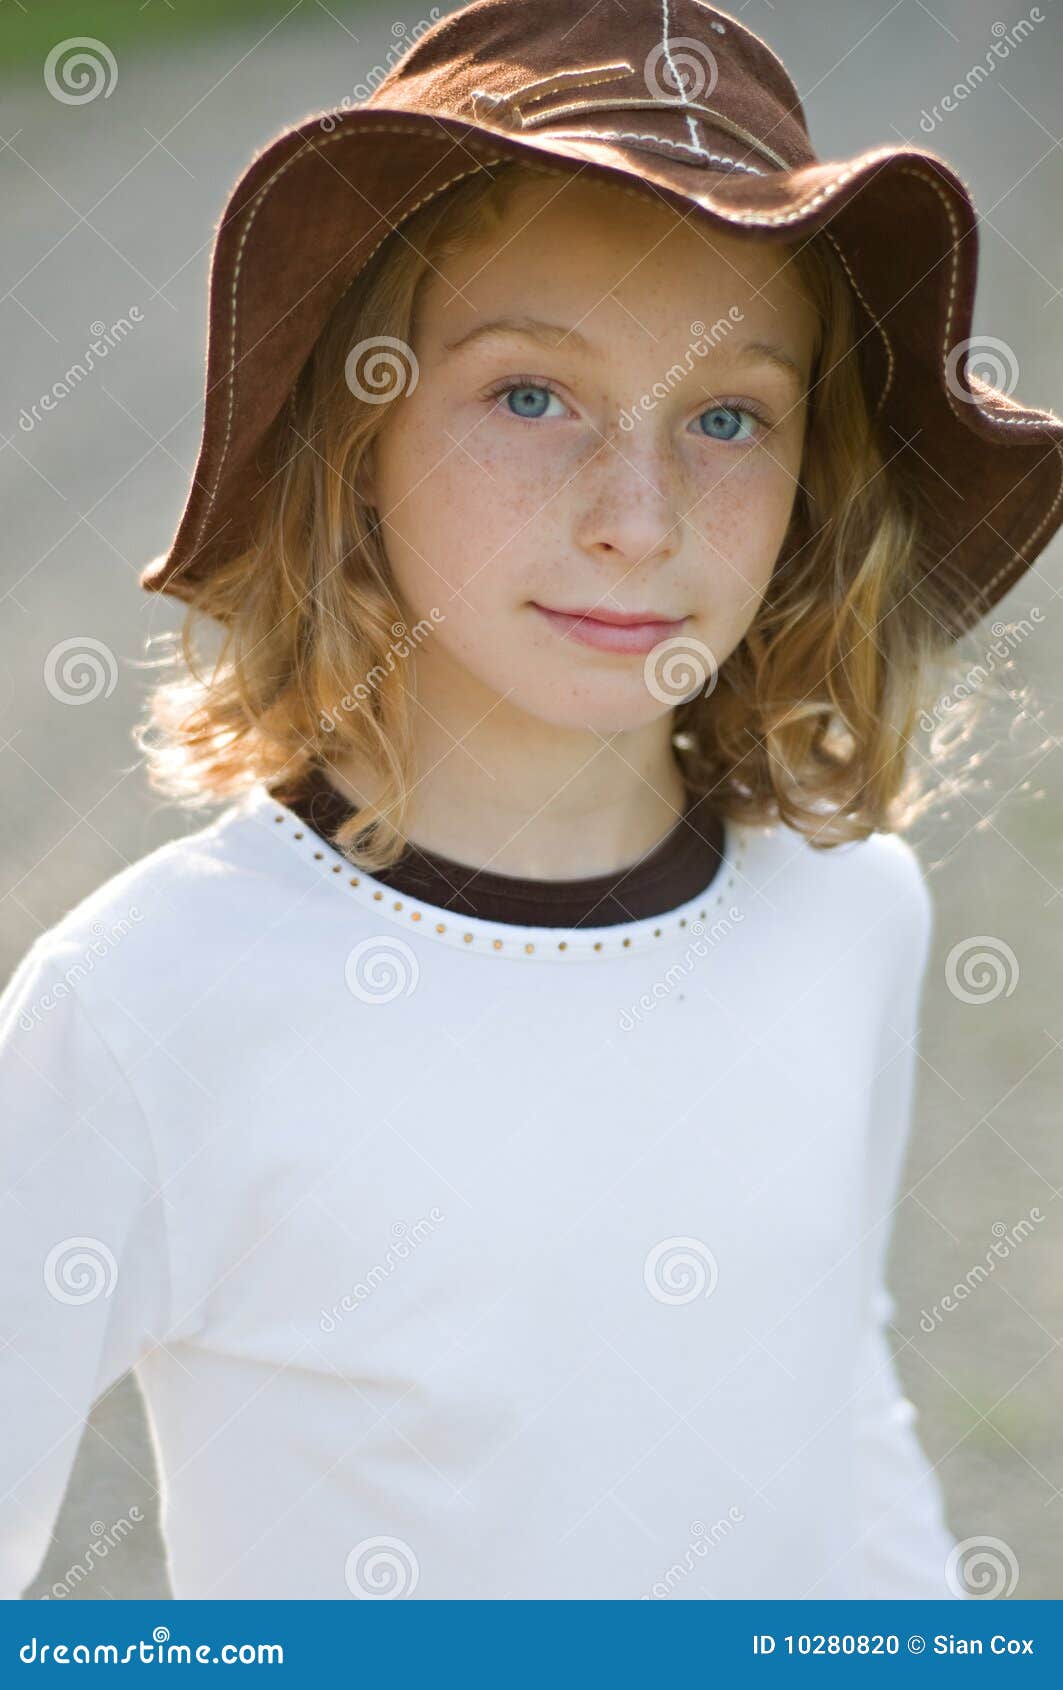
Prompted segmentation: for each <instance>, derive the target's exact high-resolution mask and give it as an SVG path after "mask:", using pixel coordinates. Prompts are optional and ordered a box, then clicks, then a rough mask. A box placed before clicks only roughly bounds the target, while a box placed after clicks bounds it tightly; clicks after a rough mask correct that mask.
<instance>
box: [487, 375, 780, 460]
mask: <svg viewBox="0 0 1063 1690" xmlns="http://www.w3.org/2000/svg"><path fill="white" fill-rule="evenodd" d="M520 387H540V388H542V390H543V392H544V393H552V394H553V395H554V397H555V398H557V399H560V400H561V402H562V404H564V403H565V398H564V395H563V394H562V393H560V392H559V391H558V389H557V388H556V387H554V385H553V383H552V382H549V381H544V380H543V379H542V377H540V376H516V377H513V376H511V377H510V378H509V379H508V380H507V381H504V382H502V383H501V384H500V385H499V386H498V387H493V388H492V389H491V390H490V392H489V394H488V398H489V399H491V400H493V401H495V402H497V401H498V400H499V399H504V398H505V396H506V394H507V393H513V392H515V391H516V389H517V388H520ZM705 411H735V412H736V413H737V414H738V415H746V416H750V417H754V418H755V419H756V421H757V422H758V423H759V424H760V432H761V433H763V432H764V431H765V430H766V429H769V428H770V427H771V418H770V417H768V416H767V415H766V414H765V413H764V412H763V411H762V410H761V409H760V407H759V406H757V405H753V404H750V403H748V402H744V403H743V404H741V405H727V404H723V403H719V402H717V403H716V404H715V405H706V406H705ZM705 411H699V413H698V415H699V416H704V414H705ZM509 416H510V418H511V420H512V421H513V422H515V423H534V422H540V421H542V419H541V418H540V417H517V416H514V415H513V413H512V411H511V412H510V413H509ZM703 438H704V439H706V440H711V439H712V436H711V435H709V434H706V435H704V436H703ZM757 438H759V435H757V436H754V438H753V439H751V440H741V441H739V442H738V444H739V445H740V446H752V445H753V444H754V441H755V440H756V439H757ZM717 444H718V445H720V446H727V445H730V444H731V442H730V441H727V440H720V441H718V442H717Z"/></svg>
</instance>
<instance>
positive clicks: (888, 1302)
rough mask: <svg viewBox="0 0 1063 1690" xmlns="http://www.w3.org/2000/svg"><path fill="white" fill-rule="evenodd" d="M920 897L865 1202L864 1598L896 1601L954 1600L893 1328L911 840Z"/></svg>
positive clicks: (928, 930)
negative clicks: (891, 1273) (890, 1271)
mask: <svg viewBox="0 0 1063 1690" xmlns="http://www.w3.org/2000/svg"><path fill="white" fill-rule="evenodd" d="M898 843H903V844H904V854H905V857H906V860H907V864H908V874H909V878H910V881H911V887H912V895H911V898H910V901H908V900H906V903H907V906H908V907H907V908H905V909H904V910H903V911H900V912H898V914H899V916H900V922H899V925H900V927H901V928H902V930H903V938H902V955H901V962H900V967H899V971H897V972H896V973H895V982H894V988H893V991H892V993H891V995H890V997H889V999H888V1000H887V1005H886V1025H885V1027H884V1029H883V1033H882V1039H881V1044H880V1048H879V1055H878V1060H877V1063H876V1069H877V1074H876V1078H875V1080H874V1094H873V1098H872V1106H871V1126H870V1132H869V1138H868V1156H867V1167H866V1187H865V1189H866V1201H865V1205H864V1227H863V1231H864V1234H865V1238H864V1246H865V1278H864V1295H863V1309H864V1321H863V1327H862V1342H861V1349H860V1353H859V1355H858V1356H857V1374H856V1377H857V1379H858V1380H859V1381H860V1387H859V1394H858V1396H857V1399H856V1403H855V1407H856V1414H857V1437H856V1457H857V1471H856V1483H857V1495H858V1503H859V1512H860V1522H861V1531H862V1536H861V1539H860V1542H859V1544H858V1545H857V1546H856V1553H857V1554H858V1555H859V1556H860V1557H861V1558H862V1562H863V1568H864V1576H865V1581H866V1593H867V1595H868V1596H869V1597H871V1598H877V1599H888V1598H903V1597H917V1598H918V1597H925V1598H928V1599H938V1598H949V1597H955V1596H957V1595H959V1594H961V1592H960V1591H959V1590H958V1589H953V1588H951V1587H950V1584H949V1583H948V1582H947V1580H946V1563H947V1562H948V1559H949V1555H950V1552H951V1551H952V1549H953V1547H954V1542H955V1540H954V1538H953V1536H952V1534H951V1532H950V1531H949V1528H948V1524H947V1521H946V1519H945V1512H944V1502H943V1498H942V1494H941V1491H940V1487H939V1481H938V1478H937V1475H936V1473H935V1471H934V1469H933V1467H932V1466H931V1464H930V1461H929V1460H928V1458H927V1456H926V1454H925V1453H924V1451H923V1448H922V1445H921V1443H920V1440H919V1434H918V1418H917V1415H916V1410H915V1407H914V1405H913V1403H912V1402H911V1401H910V1400H909V1399H908V1398H907V1397H906V1396H905V1394H904V1389H903V1386H902V1384H901V1381H900V1376H899V1374H898V1372H897V1369H896V1366H895V1363H894V1361H893V1359H892V1353H891V1345H890V1342H889V1339H888V1338H887V1335H886V1330H885V1329H886V1324H887V1323H888V1322H889V1320H890V1319H891V1317H892V1316H893V1314H894V1313H895V1309H896V1305H895V1303H894V1301H893V1298H892V1296H891V1294H890V1292H889V1290H888V1288H887V1285H886V1256H887V1251H888V1247H889V1242H890V1238H891V1235H892V1228H893V1219H894V1211H895V1208H896V1207H897V1206H898V1205H899V1203H900V1202H901V1201H903V1196H904V1190H905V1187H904V1185H903V1176H904V1164H905V1157H906V1153H907V1149H908V1142H909V1135H910V1131H911V1117H912V1103H913V1097H914V1092H915V1075H916V1063H917V1060H918V1054H917V1045H918V1039H919V1010H920V1003H921V998H922V989H923V983H924V978H925V973H926V965H927V960H928V957H929V952H930V941H931V935H932V929H933V905H932V902H931V898H930V893H929V890H928V888H927V886H926V883H925V880H924V879H923V875H922V870H921V868H920V866H919V862H918V859H917V858H916V856H915V853H914V852H913V851H912V850H911V848H910V847H909V846H908V845H907V844H906V843H904V842H901V841H898Z"/></svg>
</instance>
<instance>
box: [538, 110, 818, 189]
mask: <svg viewBox="0 0 1063 1690" xmlns="http://www.w3.org/2000/svg"><path fill="white" fill-rule="evenodd" d="M645 110H650V111H654V112H661V111H681V112H684V113H685V114H686V116H687V122H688V124H690V125H692V132H693V135H694V137H695V140H696V142H697V145H696V148H695V150H696V152H697V153H698V156H699V157H706V158H707V157H708V156H709V154H708V153H707V151H706V148H705V145H704V143H703V141H702V139H701V133H700V131H699V129H698V126H697V119H696V118H695V117H694V116H692V115H691V114H692V113H694V112H698V113H700V114H701V116H702V117H707V118H708V120H709V123H710V125H712V126H715V128H717V129H722V130H723V131H724V132H725V133H726V134H728V135H733V136H734V138H735V140H737V141H742V142H743V143H744V144H745V146H747V147H748V148H749V150H750V152H754V153H758V154H759V155H760V157H761V158H764V159H767V161H768V163H769V164H773V165H775V167H776V169H777V170H789V169H791V166H790V165H789V164H788V163H787V161H786V159H784V158H783V156H782V154H781V153H777V152H776V151H775V150H774V148H772V147H769V146H766V145H765V143H764V142H763V141H758V140H757V138H756V136H755V135H751V134H750V133H749V131H748V130H747V129H743V128H742V125H741V124H740V123H733V122H732V121H731V119H730V118H729V117H727V116H726V115H725V114H724V113H723V112H720V111H717V110H716V109H715V108H714V107H713V106H703V105H702V104H701V103H700V101H698V100H654V99H635V98H632V99H630V100H581V101H578V102H574V103H573V104H572V105H568V106H552V107H550V108H549V109H548V110H546V111H541V112H533V113H532V114H531V116H530V117H526V118H525V117H523V114H521V115H522V123H521V127H522V128H523V129H536V128H538V127H540V126H541V125H543V124H546V123H549V124H551V125H552V124H553V122H554V120H555V118H559V117H568V116H570V115H572V116H576V117H583V116H584V115H585V114H586V113H587V112H592V111H645ZM551 133H553V130H552V129H551ZM588 133H590V131H588ZM646 138H647V140H653V141H656V140H660V139H663V137H661V136H657V135H647V137H646ZM674 144H676V145H678V143H674ZM746 168H747V169H750V170H752V169H753V168H754V167H753V166H752V165H748V166H747V167H746ZM755 174H757V175H762V174H763V172H762V171H756V172H755Z"/></svg>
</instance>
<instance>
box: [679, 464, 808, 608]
mask: <svg viewBox="0 0 1063 1690" xmlns="http://www.w3.org/2000/svg"><path fill="white" fill-rule="evenodd" d="M794 493H795V485H794V481H793V479H792V478H791V476H790V475H788V474H787V473H786V472H785V471H784V470H783V469H782V468H779V467H778V466H776V465H774V464H772V465H770V466H769V468H768V470H766V471H763V472H762V471H761V469H760V468H758V467H755V466H751V467H750V470H749V472H748V473H744V472H743V471H742V470H739V471H738V472H735V473H731V474H722V473H721V474H720V475H719V476H717V477H715V478H714V480H713V482H712V484H711V485H709V486H708V487H704V488H703V489H702V491H701V493H700V495H699V496H698V499H697V503H696V505H695V506H694V507H693V508H692V511H691V521H692V523H693V524H694V525H695V527H696V529H697V530H698V531H699V532H700V533H701V534H702V535H703V536H704V539H705V542H706V544H707V546H708V548H709V551H710V555H717V556H722V557H723V558H726V559H727V561H728V563H730V564H731V566H732V568H733V569H734V570H736V571H737V572H738V575H739V576H740V577H741V578H742V579H744V580H746V581H748V582H749V583H750V585H753V586H758V585H761V584H762V583H763V582H764V581H765V580H767V578H768V576H769V575H770V574H771V570H772V567H773V565H774V563H775V560H776V558H777V556H778V553H779V548H780V547H781V545H782V542H783V538H784V536H785V534H786V529H787V526H788V524H789V521H790V514H791V511H792V508H793V501H794Z"/></svg>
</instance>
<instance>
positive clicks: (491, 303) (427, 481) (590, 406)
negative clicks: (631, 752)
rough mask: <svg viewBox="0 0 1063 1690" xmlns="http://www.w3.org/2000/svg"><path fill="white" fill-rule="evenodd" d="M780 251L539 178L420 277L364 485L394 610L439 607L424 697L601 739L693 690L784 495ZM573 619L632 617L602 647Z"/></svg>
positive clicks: (771, 536)
mask: <svg viewBox="0 0 1063 1690" xmlns="http://www.w3.org/2000/svg"><path fill="white" fill-rule="evenodd" d="M789 256H790V249H789V248H780V247H769V246H767V245H765V244H761V243H759V242H756V241H748V242H747V241H743V240H741V239H740V238H733V237H720V236H716V235H713V236H712V238H711V239H710V236H709V234H708V233H707V232H705V231H704V230H703V229H701V230H699V229H698V228H695V227H694V226H693V225H692V224H691V223H689V222H684V221H683V220H682V219H681V218H679V217H677V216H676V215H675V214H674V213H673V212H672V211H671V210H670V209H669V208H667V207H665V206H659V205H657V204H655V203H653V202H643V201H641V200H639V199H636V198H634V197H631V196H617V195H615V194H613V193H611V192H609V191H608V190H607V189H603V188H601V187H600V186H599V185H598V184H596V183H593V182H587V181H586V180H583V179H580V178H572V179H570V180H567V181H566V180H564V179H553V178H548V179H546V180H545V181H542V182H539V181H535V182H532V183H522V184H521V185H520V187H519V189H518V190H517V191H516V193H515V194H514V196H513V198H512V200H511V201H510V203H509V206H508V209H507V213H506V216H505V220H504V226H503V227H502V228H501V229H500V230H499V231H498V233H497V235H496V236H493V237H492V238H491V239H490V240H489V241H485V242H483V243H482V244H480V245H478V246H477V247H476V248H475V249H469V250H467V251H466V252H465V253H463V254H462V255H461V257H460V258H458V259H451V260H449V261H447V262H446V263H444V264H443V266H442V268H440V269H437V270H435V271H434V272H430V273H429V275H428V277H427V279H426V281H425V282H424V284H423V286H422V290H421V293H420V296H419V310H418V317H417V322H416V325H415V330H414V344H413V351H414V353H415V356H416V360H417V366H418V377H417V383H416V386H414V387H413V388H412V391H410V392H408V393H407V394H405V395H404V396H403V397H401V398H398V399H396V400H394V401H393V402H392V404H391V408H390V410H389V413H388V418H387V421H386V423H385V425H384V428H383V430H382V432H381V434H380V435H379V436H378V437H377V440H376V443H375V448H374V454H373V460H372V478H371V482H370V483H369V492H370V497H371V500H372V503H373V504H374V505H375V507H376V509H377V512H378V514H379V518H380V521H381V531H382V538H383V542H384V546H385V549H386V552H387V556H388V559H389V562H390V565H391V568H392V571H393V575H394V578H395V581H396V584H397V586H398V589H399V592H400V595H401V598H402V600H403V601H404V604H405V607H406V610H407V613H408V615H409V617H410V620H411V623H412V624H416V623H417V622H418V621H419V620H420V619H421V618H422V617H424V618H428V617H429V616H430V613H431V612H432V611H433V609H434V610H435V611H436V619H435V621H434V622H431V623H426V626H431V627H432V630H433V631H432V632H431V633H430V634H428V635H427V636H426V637H425V638H424V639H423V640H421V641H420V643H419V644H418V645H417V647H416V663H417V674H418V686H417V692H418V696H419V697H420V698H421V699H423V701H424V702H425V703H426V704H427V705H428V706H429V707H431V704H432V697H431V694H432V692H433V690H434V691H435V693H436V696H437V697H438V698H440V699H442V689H443V688H444V687H450V688H453V687H454V686H455V685H457V686H460V687H461V689H462V690H463V693H464V695H465V697H466V700H467V702H468V704H469V706H470V707H471V708H472V709H473V710H482V711H483V712H486V711H488V710H489V709H492V708H494V707H496V706H497V705H498V702H499V700H501V699H503V698H504V699H505V700H506V703H507V707H508V708H510V709H512V708H514V707H516V708H517V709H519V710H521V711H523V712H525V713H526V714H528V715H530V716H532V717H535V718H539V719H540V720H542V721H544V722H547V723H549V724H552V725H553V726H555V727H559V728H579V729H586V728H590V729H593V730H595V731H596V732H599V733H609V732H618V731H624V730H630V729H638V728H640V727H645V726H646V725H647V724H648V723H650V722H651V721H653V720H655V719H656V718H658V717H660V716H662V715H663V714H665V713H667V712H668V711H670V710H671V709H672V707H673V706H674V705H675V704H677V703H679V702H680V701H681V699H682V698H683V697H686V696H692V695H693V694H694V693H696V692H698V691H702V690H704V686H705V681H706V679H707V671H708V672H709V673H711V664H712V663H715V664H717V665H719V664H721V663H722V662H723V661H724V659H725V658H726V657H727V656H728V654H729V653H730V652H731V651H732V650H733V649H734V648H735V646H736V645H737V644H738V643H739V642H740V640H741V638H742V636H743V634H744V632H745V630H746V628H747V627H748V626H749V624H750V622H751V621H752V619H753V617H754V615H755V613H756V610H757V606H758V604H759V603H760V600H761V598H762V596H763V594H764V591H765V589H766V587H767V584H768V581H769V578H770V576H771V573H772V568H773V566H774V564H775V562H776V559H777V557H778V554H779V550H780V547H781V545H782V542H783V539H784V536H785V533H786V529H787V524H788V522H789V519H790V513H791V509H792V506H793V502H794V495H795V491H796V478H797V475H798V471H799V468H800V464H801V451H802V443H803V438H804V425H805V398H804V395H805V391H806V388H807V383H808V378H809V371H810V369H811V363H812V357H813V351H814V343H815V319H814V316H813V313H812V309H811V307H810V305H809V304H808V303H807V301H806V299H805V297H804V295H803V294H802V293H801V292H800V291H799V286H798V280H797V277H796V274H795V272H794V269H793V267H792V266H790V267H787V259H788V258H789ZM765 345H767V346H768V347H769V348H770V349H771V350H767V351H766V350H765ZM588 611H589V612H591V613H592V614H593V613H594V612H597V613H599V614H606V613H609V612H612V613H614V614H616V613H620V614H622V615H625V616H626V615H629V614H630V613H637V614H638V615H639V616H644V617H645V618H646V619H647V620H649V621H650V622H651V623H652V624H653V626H650V627H648V628H642V629H638V630H629V632H628V634H627V635H626V636H619V637H618V636H616V635H615V632H614V635H613V636H608V635H599V634H597V633H596V630H595V628H594V626H593V625H592V624H590V623H589V622H588V623H586V624H585V625H584V626H583V628H580V627H579V626H578V624H577V621H576V619H575V618H573V617H572V613H574V612H588ZM599 629H600V625H599ZM581 633H582V634H585V635H587V636H588V637H587V638H586V639H584V638H580V634H581ZM610 639H611V640H612V643H611V644H607V643H605V642H606V641H608V640H610ZM621 639H625V640H626V646H624V647H622V648H621V649H617V646H618V645H619V644H620V640H621ZM665 641H677V643H676V644H675V645H671V646H667V647H664V645H663V643H664V642H665ZM590 642H593V643H590ZM662 647H663V649H660V648H662ZM688 650H689V652H690V653H691V655H692V659H693V662H692V664H691V666H689V667H688V668H687V669H685V670H682V671H681V682H680V688H679V691H678V692H677V691H676V686H675V680H674V678H673V679H672V680H671V681H669V680H667V679H666V680H665V684H664V686H662V685H661V678H662V676H666V675H668V674H670V675H671V676H673V677H674V676H675V675H676V673H677V669H676V666H675V665H674V664H673V665H672V666H671V668H669V663H668V659H669V658H671V657H672V655H673V654H676V656H678V657H679V658H680V659H681V658H682V655H683V653H684V652H685V651H688ZM648 653H654V654H655V655H648ZM706 654H711V656H706ZM699 675H700V684H699ZM669 687H671V691H670V692H669V690H668V689H669ZM426 688H427V691H426Z"/></svg>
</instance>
